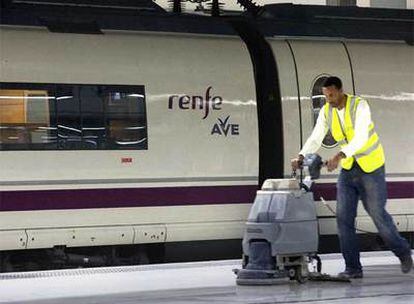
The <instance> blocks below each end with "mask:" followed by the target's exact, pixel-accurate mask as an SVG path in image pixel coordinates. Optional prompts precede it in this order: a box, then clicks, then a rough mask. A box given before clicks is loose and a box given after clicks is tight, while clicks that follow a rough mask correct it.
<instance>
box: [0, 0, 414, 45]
mask: <svg viewBox="0 0 414 304" xmlns="http://www.w3.org/2000/svg"><path fill="white" fill-rule="evenodd" d="M248 2H249V1H248ZM257 8H258V9H257V11H255V12H254V14H252V13H251V12H249V11H244V12H234V11H232V12H228V11H227V12H226V11H224V12H223V13H222V15H221V16H220V17H211V16H208V15H200V14H188V13H172V12H167V11H165V10H164V9H163V8H161V7H160V6H158V5H157V4H156V3H154V2H153V1H151V0H134V1H132V0H125V1H122V0H102V1H100V2H99V5H96V1H91V0H69V1H58V0H38V1H34V0H31V1H25V0H1V13H0V24H1V25H14V26H19V25H20V26H43V27H44V26H46V27H47V28H48V29H49V30H50V31H52V32H70V33H83V34H102V33H103V30H126V31H156V32H176V33H196V34H216V35H217V34H218V35H236V32H235V30H234V29H233V27H232V26H231V25H230V24H229V22H231V21H235V20H237V21H239V22H240V21H242V22H246V23H249V24H251V25H254V26H255V27H256V28H257V29H258V30H259V31H260V32H261V33H263V34H264V35H265V36H268V37H269V36H288V37H328V38H343V39H375V40H403V41H406V42H407V43H409V44H411V45H412V44H413V40H414V10H409V9H404V10H401V9H381V8H360V7H334V6H321V5H294V4H270V5H265V6H262V7H257Z"/></svg>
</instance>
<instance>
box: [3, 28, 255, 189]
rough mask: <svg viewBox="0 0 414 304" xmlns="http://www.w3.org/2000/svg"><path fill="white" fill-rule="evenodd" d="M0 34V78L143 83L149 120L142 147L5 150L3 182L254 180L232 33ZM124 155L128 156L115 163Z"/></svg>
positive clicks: (246, 75) (247, 104) (243, 67)
mask: <svg viewBox="0 0 414 304" xmlns="http://www.w3.org/2000/svg"><path fill="white" fill-rule="evenodd" d="M1 37H2V38H1V39H2V43H1V44H2V63H3V64H2V72H1V78H2V79H1V81H2V82H19V83H25V82H28V83H48V84H55V83H56V84H59V83H65V84H71V83H73V84H78V83H81V84H112V85H116V84H123V85H125V84H126V85H128V84H133V85H136V84H138V85H144V87H145V95H146V101H145V102H146V107H147V121H148V150H139V151H83V152H82V157H79V156H78V152H77V151H58V152H55V151H25V152H22V153H17V154H16V153H15V152H8V151H4V152H2V163H3V164H4V165H3V170H2V177H1V179H2V180H3V181H16V185H19V182H24V181H38V180H39V181H44V182H45V183H48V182H50V181H54V180H59V181H64V180H75V179H76V180H77V181H78V182H77V184H82V180H88V183H95V184H99V182H100V180H108V179H109V180H114V179H120V180H122V179H144V178H152V179H154V178H155V179H159V182H163V181H162V179H164V178H175V179H177V180H179V179H180V178H181V179H182V181H183V182H186V181H191V179H192V178H194V179H195V178H200V177H204V178H210V179H211V180H212V181H214V180H215V179H214V178H215V177H217V178H218V179H219V180H220V178H222V177H225V178H227V179H229V178H230V177H235V179H236V180H237V179H240V177H243V178H245V177H246V176H248V177H249V178H250V181H251V182H253V183H254V182H255V176H257V163H258V160H257V152H255V151H257V142H258V140H257V138H258V136H257V118H256V117H257V114H256V106H255V91H254V80H253V73H252V67H251V63H250V58H249V54H248V52H247V49H246V48H245V46H244V44H243V43H242V41H241V40H240V39H237V38H234V37H222V38H212V37H208V36H207V37H200V36H188V35H187V36H186V35H182V36H177V35H160V34H158V35H149V34H145V33H144V34H141V33H140V34H134V35H133V34H122V33H121V34H113V33H109V34H105V35H103V36H92V37H89V36H85V35H67V34H52V35H51V34H50V33H48V32H47V31H42V30H40V31H35V30H19V29H17V30H10V29H2V32H1ZM51 47H52V48H53V52H51V51H50V48H51ZM16 50H17V51H16ZM91 52H92V54H88V53H91ZM115 54H116V55H115ZM170 54H174V56H171V55H170ZM211 54H215V60H214V61H213V62H211V61H208V58H210V56H211ZM114 57H115V58H114ZM28 58H30V60H33V61H30V62H28V61H27V60H28ZM28 66H30V72H29V71H28V70H27V67H28ZM223 66H226V67H227V68H226V69H223ZM108 72H109V73H108ZM235 75H237V76H235ZM190 98H192V100H191V101H190V100H189V99H190ZM194 98H197V99H196V102H197V104H196V106H195V107H196V108H195V109H192V107H193V105H192V102H193V100H194ZM200 102H201V103H202V105H201V106H202V107H203V109H200V108H199V107H200V105H199V103H200ZM213 102H216V103H217V104H213ZM206 108H208V111H209V112H207V109H206ZM219 119H220V120H221V121H223V122H226V124H225V125H223V126H222V125H220V120H219ZM226 119H227V120H226ZM222 128H224V130H223V129H222ZM225 132H227V133H226V134H225ZM171 147H174V149H172V148H171ZM189 148H191V150H189ZM239 151H244V153H238V152H239ZM246 156H247V157H246ZM128 157H129V158H132V162H131V163H128V164H122V163H121V159H122V158H128ZM200 160H201V161H200ZM154 164H156V165H154ZM62 166H63V168H65V169H64V170H61V169H60V168H62ZM9 184H10V183H9ZM39 184H40V183H39ZM10 185H11V184H10Z"/></svg>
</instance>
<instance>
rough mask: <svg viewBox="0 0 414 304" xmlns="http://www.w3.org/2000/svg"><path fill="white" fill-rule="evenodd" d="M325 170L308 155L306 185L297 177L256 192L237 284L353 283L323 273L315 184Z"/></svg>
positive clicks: (317, 158)
mask: <svg viewBox="0 0 414 304" xmlns="http://www.w3.org/2000/svg"><path fill="white" fill-rule="evenodd" d="M322 166H323V161H322V159H321V157H320V156H319V155H317V154H308V155H306V156H305V158H304V161H303V169H304V170H303V172H304V174H305V176H306V177H305V179H304V180H302V178H301V179H300V181H299V180H298V179H297V178H296V172H294V174H293V176H292V178H290V179H268V180H266V181H265V182H264V183H263V186H262V189H261V190H259V191H257V194H256V198H255V201H254V204H253V206H252V207H251V209H250V213H249V217H248V220H247V223H246V230H245V234H244V238H243V260H242V269H235V270H234V272H235V273H236V275H237V279H236V282H237V284H238V285H271V284H275V283H280V281H281V279H283V278H290V279H291V280H296V281H298V282H299V283H303V282H305V281H306V280H319V281H325V280H326V281H349V280H347V279H343V278H338V277H333V276H329V275H327V274H322V273H321V268H322V264H321V260H320V258H319V257H318V255H317V251H318V239H319V236H318V221H317V217H316V206H315V202H314V200H313V193H312V192H311V191H310V186H311V183H312V181H311V180H314V179H317V178H319V176H320V170H321V168H322ZM309 264H311V265H313V270H312V271H309V268H310V267H309V266H310V265H309ZM311 268H312V267H311Z"/></svg>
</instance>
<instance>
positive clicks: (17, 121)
mask: <svg viewBox="0 0 414 304" xmlns="http://www.w3.org/2000/svg"><path fill="white" fill-rule="evenodd" d="M54 98H55V97H54V91H53V87H51V86H47V85H39V86H35V87H33V86H26V87H19V86H16V85H5V84H0V149H1V150H28V149H55V148H56V125H55V123H54V121H53V119H52V117H51V115H50V113H49V109H51V108H53V103H54ZM52 116H53V115H52Z"/></svg>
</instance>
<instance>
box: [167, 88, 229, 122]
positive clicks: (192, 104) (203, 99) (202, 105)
mask: <svg viewBox="0 0 414 304" xmlns="http://www.w3.org/2000/svg"><path fill="white" fill-rule="evenodd" d="M211 89H212V87H211V86H210V87H208V88H207V90H206V93H205V95H204V96H199V95H194V96H189V95H171V96H170V97H169V99H168V109H170V110H172V109H174V108H178V109H180V110H201V111H203V112H204V117H203V119H206V117H207V116H208V114H209V113H210V111H212V110H221V104H222V103H223V98H222V97H220V96H211Z"/></svg>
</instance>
